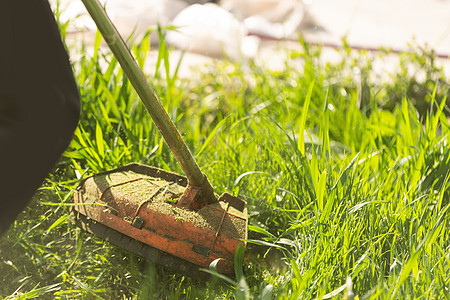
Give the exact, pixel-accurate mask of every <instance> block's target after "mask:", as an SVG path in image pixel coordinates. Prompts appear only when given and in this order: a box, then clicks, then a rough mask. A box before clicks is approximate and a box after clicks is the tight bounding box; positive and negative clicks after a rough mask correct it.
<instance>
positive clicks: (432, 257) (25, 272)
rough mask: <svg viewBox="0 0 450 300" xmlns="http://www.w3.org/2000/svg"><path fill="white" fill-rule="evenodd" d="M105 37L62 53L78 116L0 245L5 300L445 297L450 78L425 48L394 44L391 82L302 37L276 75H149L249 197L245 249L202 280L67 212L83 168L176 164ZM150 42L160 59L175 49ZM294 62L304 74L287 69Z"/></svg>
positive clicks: (248, 68)
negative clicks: (77, 96)
mask: <svg viewBox="0 0 450 300" xmlns="http://www.w3.org/2000/svg"><path fill="white" fill-rule="evenodd" d="M64 28H65V27H64ZM161 33H162V32H161ZM99 46H100V37H99V36H97V40H96V43H95V51H94V53H95V54H94V56H93V57H90V56H89V55H87V54H86V53H87V50H86V49H84V48H81V49H70V52H71V53H72V55H73V56H75V54H79V55H76V56H77V57H80V59H79V60H77V61H74V62H73V65H74V70H75V74H76V78H77V82H78V84H79V86H80V92H81V95H82V102H83V113H82V119H81V121H80V125H79V127H78V129H77V131H76V133H75V135H74V138H73V141H72V143H71V146H70V147H69V149H68V150H67V152H66V153H65V154H64V156H63V157H62V158H61V160H60V161H59V163H58V165H57V166H56V168H55V169H54V171H53V172H52V174H50V175H49V178H48V179H47V180H46V182H45V184H44V185H43V187H42V188H41V190H40V192H39V193H38V194H37V196H36V197H35V198H34V200H33V201H32V203H31V204H30V205H29V207H28V208H27V209H26V211H25V212H24V213H23V214H22V215H21V216H20V218H19V219H18V220H17V222H16V223H15V224H14V226H13V227H12V228H11V229H10V231H9V232H8V234H7V235H6V236H5V237H4V238H3V239H2V240H0V257H1V259H0V273H1V274H2V276H0V283H1V285H0V297H2V298H6V299H14V298H17V297H19V295H20V299H31V298H33V297H34V298H39V299H72V298H82V299H152V298H153V299H179V298H186V299H196V298H198V299H205V298H211V299H214V298H233V297H235V298H237V299H248V298H254V299H272V298H276V299H296V298H299V299H315V298H317V299H342V298H346V299H354V298H356V297H359V299H391V298H392V299H420V298H422V299H433V298H434V299H445V298H449V296H448V295H449V294H450V291H449V288H450V243H449V239H448V237H449V236H450V217H449V212H448V210H449V205H450V202H449V177H450V171H449V166H450V150H449V147H448V134H449V132H450V125H449V121H448V119H447V115H448V112H449V110H448V107H447V104H446V101H447V100H448V99H447V95H448V92H449V84H448V81H446V79H445V77H444V75H443V73H442V70H440V69H439V68H438V67H436V65H435V63H434V58H433V55H432V53H430V52H428V51H427V50H425V49H421V48H416V49H417V53H413V54H407V53H405V54H400V58H401V62H402V66H401V68H399V70H398V73H395V74H391V75H390V78H391V80H389V81H379V80H374V79H373V74H372V71H371V62H372V60H371V58H370V57H369V55H368V54H366V53H363V52H359V53H357V54H355V53H352V52H350V51H349V50H348V49H344V50H342V51H341V56H342V62H341V63H339V64H336V65H331V64H324V63H321V61H320V59H319V57H320V51H321V49H320V47H313V46H310V45H308V44H307V43H303V46H304V47H303V50H301V51H290V52H287V53H286V60H285V61H286V69H285V70H284V71H279V72H273V71H269V70H267V69H265V68H263V67H260V66H256V65H254V64H252V63H249V64H248V65H240V64H232V63H228V62H221V63H217V64H215V65H213V66H211V67H209V69H208V72H202V73H200V72H199V73H195V74H196V77H193V78H191V79H189V80H187V79H183V80H180V79H179V78H178V77H177V75H176V74H165V76H161V74H160V72H159V71H158V70H157V71H156V72H155V74H150V75H152V76H150V81H151V83H152V85H153V86H154V87H155V90H156V93H157V94H158V95H160V97H161V100H162V102H163V103H164V106H165V107H166V109H167V110H168V112H169V115H170V116H171V118H172V120H173V121H174V122H175V123H176V125H177V126H178V128H179V130H180V132H181V133H182V134H183V137H184V138H185V140H186V142H187V144H188V145H189V147H190V149H191V150H192V152H193V153H194V155H195V156H196V158H197V160H198V162H199V165H200V166H201V168H202V170H203V171H204V172H205V173H206V174H207V176H208V178H209V179H210V181H211V183H212V184H213V186H214V187H215V189H216V191H218V192H225V191H228V192H230V193H232V194H234V195H236V196H239V197H241V198H243V199H245V200H247V201H248V204H249V214H250V218H249V222H250V232H249V245H248V247H247V249H246V252H245V255H244V253H243V252H242V251H241V250H240V251H239V252H238V253H237V254H236V259H235V261H236V263H235V265H236V278H235V279H229V278H228V279H223V278H218V277H214V278H213V280H211V281H210V282H206V283H205V282H201V281H196V280H193V279H190V278H186V277H183V276H182V275H179V274H174V273H172V272H171V271H170V270H166V269H163V268H162V267H160V266H156V265H154V264H152V263H150V262H147V261H144V260H142V259H141V258H139V257H136V256H135V255H132V254H130V253H128V252H126V251H124V250H121V249H119V248H117V247H115V246H112V245H110V244H109V243H107V242H104V241H102V240H100V239H98V238H96V237H94V236H92V235H90V234H87V233H85V232H83V231H81V230H79V229H77V228H76V227H74V226H73V225H72V224H71V223H70V222H69V219H70V217H69V215H68V212H69V209H70V203H71V195H72V191H73V190H74V188H75V187H76V185H77V183H78V181H79V180H80V178H83V177H85V176H87V175H89V174H92V173H96V172H99V171H104V170H107V169H110V168H113V167H117V166H120V165H124V164H126V163H129V162H141V163H145V164H149V165H152V166H157V167H161V168H164V169H167V170H171V171H175V172H178V173H181V169H180V168H179V166H178V165H177V163H176V161H175V159H174V158H173V156H172V155H171V153H170V151H169V149H168V147H167V146H166V145H165V144H164V143H163V140H162V137H161V134H160V133H159V132H158V131H157V128H156V126H155V125H154V124H153V122H152V121H151V119H150V118H149V116H148V114H147V112H146V111H145V109H144V107H143V106H142V104H141V103H140V101H139V99H138V98H137V96H136V93H135V92H134V91H133V89H132V87H131V85H130V84H129V82H128V81H127V79H126V78H125V77H124V76H123V73H122V71H121V70H120V69H119V68H118V65H117V62H116V60H115V59H114V58H113V57H112V55H111V54H110V53H104V52H100V51H99V50H98V49H99V48H98V47H99ZM150 48H151V47H150V39H149V35H147V36H145V37H144V38H143V39H142V40H140V41H138V43H136V44H135V45H134V46H133V53H134V54H135V56H136V57H137V58H138V61H139V64H140V65H141V66H142V65H143V63H144V60H145V56H146V53H147V51H148V50H149V49H150ZM159 50H160V62H159V65H165V66H166V67H167V66H168V63H169V62H168V60H167V58H168V55H169V52H168V49H167V48H166V46H165V45H164V44H161V46H160V48H159ZM381 55H382V56H383V55H386V54H381ZM298 61H301V62H302V66H303V67H302V68H296V67H293V66H296V65H298V64H297V63H296V62H298ZM105 62H106V63H105ZM411 66H413V67H414V68H415V69H416V70H417V72H416V73H419V72H422V73H423V72H424V73H425V74H427V76H426V78H425V80H424V81H420V80H419V79H418V77H417V76H416V74H410V73H409V72H408V70H409V69H410V68H411ZM356 68H357V69H359V70H360V72H359V73H358V74H360V75H359V77H358V78H356V79H355V76H354V71H355V69H356ZM167 69H168V68H167ZM153 75H155V76H153Z"/></svg>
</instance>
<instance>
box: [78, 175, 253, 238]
mask: <svg viewBox="0 0 450 300" xmlns="http://www.w3.org/2000/svg"><path fill="white" fill-rule="evenodd" d="M92 185H95V186H96V188H98V189H100V191H102V192H103V193H104V194H106V192H105V191H108V192H110V193H111V194H113V195H114V198H115V199H120V202H121V203H122V205H125V206H133V207H135V206H139V205H142V207H141V208H140V209H141V210H153V211H156V212H158V213H160V214H164V215H169V216H172V217H173V218H175V219H176V220H179V221H180V222H189V223H191V224H192V225H194V226H196V227H199V228H206V229H209V230H212V231H214V230H216V229H218V228H219V227H220V222H221V220H222V218H221V213H220V214H219V213H218V212H219V210H222V211H223V210H225V211H228V212H229V213H230V214H232V215H237V216H240V215H242V212H240V211H239V210H237V209H235V208H234V207H232V206H229V205H228V204H227V203H226V202H223V201H219V202H218V203H214V204H211V205H208V206H205V207H203V208H201V209H200V210H198V211H192V210H189V209H184V208H180V207H177V206H175V205H174V204H176V203H177V201H178V200H179V199H180V198H181V196H182V195H183V192H184V190H185V187H184V186H182V185H179V184H177V183H176V182H173V181H167V180H165V179H163V178H160V177H154V176H149V175H146V174H141V173H137V172H134V171H130V170H127V171H118V172H113V173H109V174H97V175H94V176H93V177H91V178H90V179H89V180H88V181H87V182H86V184H85V187H86V193H85V195H84V196H85V197H89V198H91V197H94V196H93V195H89V194H90V192H89V191H90V189H91V187H92ZM86 200H88V199H86ZM92 200H94V201H98V200H99V199H92ZM89 202H91V201H89ZM106 204H107V205H108V206H109V205H111V206H115V205H114V204H113V203H108V201H106ZM125 209H126V208H125ZM130 217H132V216H130ZM222 227H223V229H224V230H226V231H228V232H235V233H236V238H241V237H243V236H245V230H246V226H245V220H243V219H240V218H235V217H234V218H225V220H224V222H223V224H222Z"/></svg>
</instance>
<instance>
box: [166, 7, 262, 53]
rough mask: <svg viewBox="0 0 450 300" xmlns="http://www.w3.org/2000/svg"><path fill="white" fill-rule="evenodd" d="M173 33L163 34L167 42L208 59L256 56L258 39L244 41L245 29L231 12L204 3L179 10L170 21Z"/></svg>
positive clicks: (245, 39)
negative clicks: (165, 35)
mask: <svg viewBox="0 0 450 300" xmlns="http://www.w3.org/2000/svg"><path fill="white" fill-rule="evenodd" d="M172 25H174V26H176V27H178V29H177V30H176V31H169V32H168V33H167V42H168V43H169V44H171V45H174V46H176V47H178V48H181V49H184V50H187V51H191V52H196V53H201V54H204V55H208V56H211V57H217V58H220V57H223V56H226V57H228V58H230V59H232V60H241V59H243V58H244V57H245V56H247V57H248V56H252V55H253V56H254V55H256V50H255V49H257V48H258V45H259V40H255V39H254V38H250V39H247V38H246V36H247V33H248V32H247V29H246V27H245V26H244V24H243V23H242V22H240V21H239V20H238V19H236V18H235V17H234V16H233V15H232V14H231V13H229V12H228V11H226V10H224V9H223V8H221V7H219V6H217V5H216V4H212V3H207V4H204V5H200V4H194V5H191V6H189V7H187V8H186V9H184V10H182V11H181V12H180V13H179V14H178V15H177V16H176V17H175V19H174V20H173V22H172Z"/></svg>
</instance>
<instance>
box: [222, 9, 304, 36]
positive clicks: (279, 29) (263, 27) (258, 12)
mask: <svg viewBox="0 0 450 300" xmlns="http://www.w3.org/2000/svg"><path fill="white" fill-rule="evenodd" d="M220 4H221V7H223V8H224V9H225V10H227V11H230V12H231V13H233V14H234V15H235V16H237V17H238V18H240V19H242V20H243V22H244V24H245V26H246V27H247V29H248V31H249V32H250V33H253V34H258V35H262V36H268V37H272V38H276V39H281V38H286V37H289V36H291V35H293V34H294V33H295V32H296V31H297V30H298V29H299V28H300V25H301V23H302V21H303V19H304V16H305V7H304V4H303V2H302V1H301V0H222V1H221V2H220Z"/></svg>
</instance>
